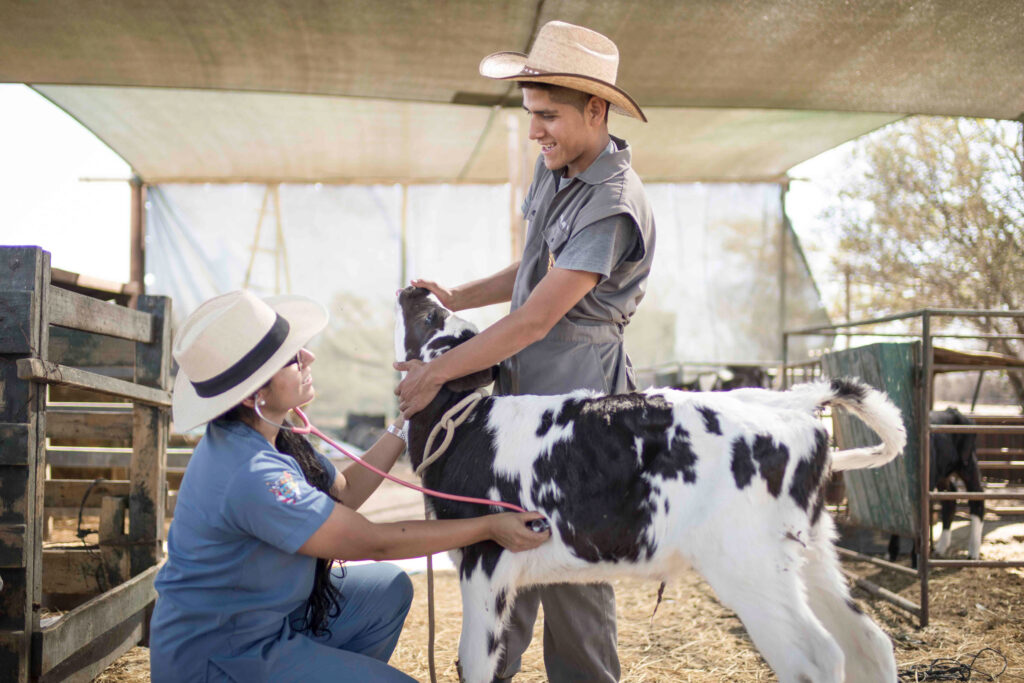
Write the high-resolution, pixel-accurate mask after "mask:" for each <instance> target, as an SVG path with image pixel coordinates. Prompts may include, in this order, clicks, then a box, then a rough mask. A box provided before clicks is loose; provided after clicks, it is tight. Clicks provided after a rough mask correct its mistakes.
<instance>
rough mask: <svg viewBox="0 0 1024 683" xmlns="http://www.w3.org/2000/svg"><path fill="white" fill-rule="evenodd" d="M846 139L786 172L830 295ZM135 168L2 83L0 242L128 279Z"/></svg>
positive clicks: (27, 93) (63, 264)
mask: <svg viewBox="0 0 1024 683" xmlns="http://www.w3.org/2000/svg"><path fill="white" fill-rule="evenodd" d="M847 149H848V145H844V146H842V147H839V148H837V149H836V150H832V151H830V152H826V153H825V154H822V155H820V156H818V157H815V158H814V159H811V160H810V161H807V162H805V163H803V164H801V165H799V166H797V167H795V168H794V169H793V170H792V171H791V173H790V174H791V175H792V176H793V177H794V178H805V179H806V180H801V181H798V182H794V183H793V184H792V185H791V191H790V193H789V196H788V199H787V210H788V212H789V216H790V220H791V222H792V224H793V227H794V229H795V230H796V232H797V234H798V235H799V236H800V239H801V242H802V244H803V246H804V250H805V253H806V255H807V258H808V261H809V263H810V266H811V270H812V272H813V273H814V276H815V278H816V279H817V281H818V285H819V288H820V289H821V290H822V295H823V297H824V298H825V300H826V301H828V300H829V299H830V298H831V297H832V296H833V294H834V292H835V290H836V287H837V285H836V284H835V283H834V282H833V281H832V278H831V275H830V271H829V268H828V258H829V254H830V253H831V252H832V245H833V244H834V240H833V239H832V238H831V236H830V231H829V230H828V226H827V225H826V224H825V223H824V222H823V221H822V220H821V219H820V218H819V215H820V213H821V211H822V210H823V208H824V207H825V206H826V205H827V204H828V203H829V201H830V200H831V197H833V196H835V192H836V190H837V183H838V181H837V178H838V177H839V175H840V173H841V170H842V168H843V166H844V165H845V161H846V158H847ZM130 174H131V170H130V168H129V166H128V164H126V163H125V162H124V160H122V159H121V158H120V157H119V156H117V155H116V154H115V153H114V152H113V151H111V150H110V148H108V147H107V146H106V145H105V144H103V143H102V142H101V141H100V140H99V139H98V138H96V137H95V136H94V135H93V134H92V133H90V132H89V131H88V130H86V129H85V128H84V127H82V126H81V125H80V124H78V122H76V121H75V120H74V119H72V118H71V117H70V116H68V115H67V114H65V113H64V112H63V111H61V110H60V109H58V108H57V107H55V106H54V105H52V104H51V103H50V102H48V101H47V100H46V99H44V98H43V97H41V96H40V95H38V94H37V93H35V92H34V91H32V90H31V89H29V88H28V87H27V86H23V85H6V84H0V244H7V245H10V244H35V245H40V246H42V247H43V248H44V249H46V250H47V251H49V252H50V253H51V259H52V260H51V263H52V265H53V266H54V267H56V268H63V269H64V270H70V271H74V272H78V273H85V274H89V275H93V276H96V277H100V278H103V279H106V280H113V281H119V282H124V281H126V280H127V279H128V258H129V254H128V245H129V225H130V224H129V209H130V201H131V199H130V191H129V187H128V183H127V182H83V181H82V180H81V179H83V178H128V177H129V175H130Z"/></svg>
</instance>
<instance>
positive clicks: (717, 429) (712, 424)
mask: <svg viewBox="0 0 1024 683" xmlns="http://www.w3.org/2000/svg"><path fill="white" fill-rule="evenodd" d="M697 410H698V411H699V412H700V414H701V417H703V418H704V429H706V430H707V431H708V433H709V434H718V435H719V436H721V435H722V427H721V426H720V425H719V424H718V413H716V412H715V411H713V410H711V408H708V407H706V406H700V407H698V408H697Z"/></svg>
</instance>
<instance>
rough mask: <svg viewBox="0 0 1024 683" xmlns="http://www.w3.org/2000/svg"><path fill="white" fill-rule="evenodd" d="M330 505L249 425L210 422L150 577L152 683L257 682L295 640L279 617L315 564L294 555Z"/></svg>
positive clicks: (296, 599) (303, 588)
mask: <svg viewBox="0 0 1024 683" xmlns="http://www.w3.org/2000/svg"><path fill="white" fill-rule="evenodd" d="M320 457H321V458H323V456H320ZM323 460H324V461H325V462H327V464H328V465H329V467H328V471H329V472H332V476H333V473H334V472H335V470H334V467H333V466H332V465H330V463H329V461H327V460H326V458H323ZM334 505H335V503H334V501H333V500H331V498H330V497H329V496H327V495H326V494H325V493H323V492H322V491H320V490H318V489H316V488H315V487H313V486H311V485H310V484H309V483H308V482H307V481H306V478H305V476H303V474H302V470H301V469H300V468H299V466H298V463H296V462H295V460H294V459H292V458H291V457H290V456H287V455H283V454H281V453H278V452H277V451H276V450H275V449H274V448H273V446H271V444H270V443H268V442H267V440H266V439H265V438H264V437H263V436H262V435H261V434H259V432H257V431H256V430H254V429H253V428H252V427H250V426H249V425H247V424H245V423H243V422H239V421H228V420H217V421H214V422H213V423H211V424H210V425H208V426H207V429H206V434H205V435H204V436H203V439H202V440H201V441H200V442H199V444H198V445H197V446H196V449H195V452H194V453H193V455H192V459H191V461H190V462H189V465H188V469H187V470H186V472H185V476H184V478H183V480H182V483H181V489H180V490H179V492H178V502H177V505H176V506H175V510H174V521H173V522H172V524H171V529H170V533H169V535H168V543H167V545H168V553H167V555H168V557H167V562H166V564H165V565H164V566H163V568H162V569H161V570H160V572H159V574H158V575H157V578H156V590H157V592H158V594H159V599H158V600H157V603H156V608H155V610H154V612H153V620H152V622H151V636H150V665H151V675H152V680H153V682H154V683H161V682H163V681H196V680H199V681H202V680H206V678H207V672H208V670H220V671H222V672H225V673H227V674H228V675H230V676H231V677H232V678H236V679H243V680H247V681H252V682H255V681H257V680H261V679H262V676H260V675H259V672H261V671H266V670H267V669H268V668H270V667H268V666H267V665H268V664H269V663H270V662H273V661H274V660H275V659H276V658H277V657H279V656H282V653H283V652H284V651H285V650H286V647H285V646H286V643H287V641H288V640H289V639H292V638H295V637H297V634H295V632H294V630H293V629H292V627H291V625H290V624H289V620H288V618H287V617H288V615H289V614H290V613H291V612H293V611H294V610H296V609H298V608H299V607H301V606H302V605H303V604H304V603H305V602H306V600H308V598H309V594H310V591H311V590H312V588H313V573H314V568H315V565H316V559H315V558H312V557H307V556H305V555H297V554H296V551H297V550H298V549H299V547H301V546H302V544H303V543H305V542H306V541H307V540H308V539H309V537H310V536H311V535H312V534H313V532H314V531H316V530H317V529H318V528H320V526H321V525H322V524H323V523H324V521H326V520H327V517H328V516H329V515H330V513H331V510H332V509H333V508H334ZM298 637H302V636H298Z"/></svg>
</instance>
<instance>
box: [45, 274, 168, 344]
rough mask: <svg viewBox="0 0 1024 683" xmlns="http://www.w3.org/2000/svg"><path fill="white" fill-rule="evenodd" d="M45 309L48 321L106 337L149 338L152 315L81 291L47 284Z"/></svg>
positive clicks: (138, 340) (151, 337) (143, 340)
mask: <svg viewBox="0 0 1024 683" xmlns="http://www.w3.org/2000/svg"><path fill="white" fill-rule="evenodd" d="M49 287H50V291H49V302H48V304H47V313H48V315H49V320H50V324H51V325H60V326H62V327H69V328H71V329H74V330H84V331H86V332H94V333H96V334H105V335H107V336H109V337H117V338H119V339H128V340H130V341H134V342H143V343H149V342H150V341H151V340H152V339H153V320H152V316H151V315H149V314H148V313H145V312H143V311H136V310H132V309H130V308H126V307H124V306H118V305H117V304H110V303H107V302H105V301H100V300H99V299H94V298H93V297H90V296H85V295H84V294H78V293H76V292H71V291H69V290H66V289H61V288H60V287H54V286H53V285H49Z"/></svg>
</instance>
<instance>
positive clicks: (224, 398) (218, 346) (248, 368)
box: [172, 290, 327, 432]
mask: <svg viewBox="0 0 1024 683" xmlns="http://www.w3.org/2000/svg"><path fill="white" fill-rule="evenodd" d="M326 325H327V310H326V309H325V308H324V307H323V306H321V305H320V304H318V303H317V302H315V301H313V300H312V299H308V298H306V297H304V296H291V295H285V296H274V297H270V298H268V299H260V298H259V297H257V296H256V295H255V294H253V293H252V292H248V291H244V290H240V291H236V292H229V293H228V294H222V295H221V296H217V297H214V298H212V299H210V300H208V301H206V302H204V303H203V304H202V305H200V306H199V308H197V309H196V310H195V311H193V313H192V315H190V316H189V317H188V318H187V319H186V320H185V323H184V324H183V325H182V326H181V329H180V330H179V331H178V334H177V336H176V337H175V340H174V349H173V351H172V353H173V355H174V359H175V360H176V361H178V365H179V370H178V375H177V377H176V378H175V380H174V399H173V410H174V428H175V429H176V430H177V431H179V432H185V431H188V430H190V429H192V428H194V427H198V426H199V425H201V424H203V423H205V422H209V421H210V420H212V419H213V418H215V417H217V416H218V415H221V414H223V413H225V412H227V411H228V410H230V409H231V408H233V407H235V406H236V405H238V404H239V403H241V402H242V400H243V399H245V398H246V397H247V396H251V395H252V394H254V393H255V392H256V391H257V390H258V389H259V388H260V387H262V386H263V385H264V384H266V383H267V382H268V381H269V380H270V378H271V377H273V376H274V374H275V373H276V372H277V371H278V370H280V369H281V368H283V367H284V366H285V364H286V363H287V362H288V361H289V360H290V359H291V358H293V357H294V356H295V354H297V353H298V352H299V350H300V349H301V348H302V347H303V346H304V345H305V344H306V342H308V341H309V340H310V339H312V338H313V336H314V335H315V334H316V333H318V332H319V331H320V330H322V329H323V328H324V327H325V326H326Z"/></svg>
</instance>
